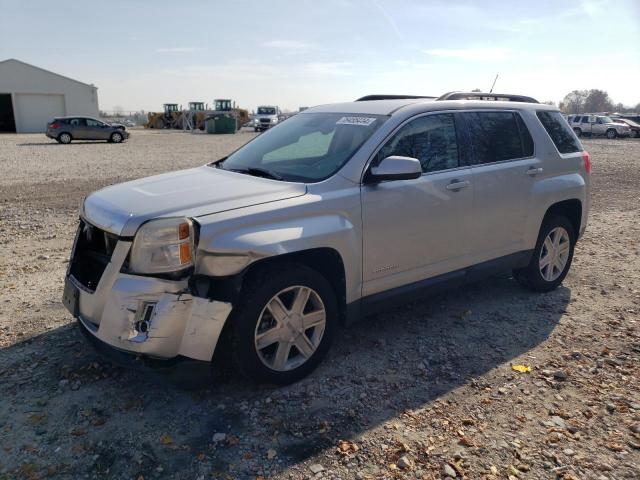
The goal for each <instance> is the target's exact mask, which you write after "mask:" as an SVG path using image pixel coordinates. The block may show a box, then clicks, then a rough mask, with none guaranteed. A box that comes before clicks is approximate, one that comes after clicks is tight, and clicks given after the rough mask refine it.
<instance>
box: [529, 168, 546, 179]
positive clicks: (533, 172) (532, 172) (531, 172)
mask: <svg viewBox="0 0 640 480" xmlns="http://www.w3.org/2000/svg"><path fill="white" fill-rule="evenodd" d="M543 171H544V168H542V167H538V168H536V167H531V168H530V169H529V170H527V172H526V173H527V175H529V176H530V177H535V176H536V175H538V174H539V173H542V172H543Z"/></svg>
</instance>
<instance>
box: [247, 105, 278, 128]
mask: <svg viewBox="0 0 640 480" xmlns="http://www.w3.org/2000/svg"><path fill="white" fill-rule="evenodd" d="M279 115H280V108H278V107H274V106H271V105H262V106H260V107H258V109H257V110H256V116H255V118H254V120H253V127H254V130H255V131H256V132H264V131H265V130H269V129H270V128H271V127H273V126H274V125H276V124H277V123H278V119H279Z"/></svg>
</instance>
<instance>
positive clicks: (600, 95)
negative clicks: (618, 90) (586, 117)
mask: <svg viewBox="0 0 640 480" xmlns="http://www.w3.org/2000/svg"><path fill="white" fill-rule="evenodd" d="M584 110H585V112H609V111H611V110H613V102H612V101H611V98H609V94H608V93H607V92H605V91H604V90H598V89H595V88H594V89H592V90H589V93H588V95H587V98H586V99H585V101H584Z"/></svg>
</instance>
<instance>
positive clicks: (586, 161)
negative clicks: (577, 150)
mask: <svg viewBox="0 0 640 480" xmlns="http://www.w3.org/2000/svg"><path fill="white" fill-rule="evenodd" d="M582 161H583V162H584V171H585V172H587V173H591V157H590V156H589V152H587V151H585V152H582Z"/></svg>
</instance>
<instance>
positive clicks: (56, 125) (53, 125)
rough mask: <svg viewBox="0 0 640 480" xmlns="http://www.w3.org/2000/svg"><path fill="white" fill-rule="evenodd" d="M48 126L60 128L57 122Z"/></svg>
mask: <svg viewBox="0 0 640 480" xmlns="http://www.w3.org/2000/svg"><path fill="white" fill-rule="evenodd" d="M49 127H50V128H60V125H58V124H57V123H55V122H54V123H52V124H50V125H49Z"/></svg>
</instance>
